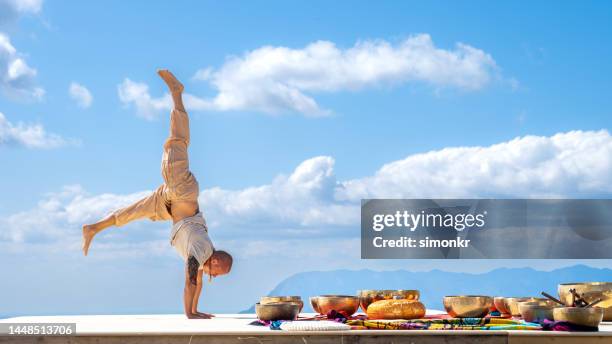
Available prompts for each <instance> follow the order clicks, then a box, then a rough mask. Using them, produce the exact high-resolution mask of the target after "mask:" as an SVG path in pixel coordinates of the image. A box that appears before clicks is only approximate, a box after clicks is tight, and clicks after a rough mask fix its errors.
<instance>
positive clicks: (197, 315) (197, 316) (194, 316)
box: [187, 312, 214, 319]
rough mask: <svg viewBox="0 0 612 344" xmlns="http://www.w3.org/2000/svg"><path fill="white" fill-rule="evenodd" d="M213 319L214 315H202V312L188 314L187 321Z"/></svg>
mask: <svg viewBox="0 0 612 344" xmlns="http://www.w3.org/2000/svg"><path fill="white" fill-rule="evenodd" d="M213 317H214V315H212V314H208V313H200V312H195V313H190V314H187V319H212V318H213Z"/></svg>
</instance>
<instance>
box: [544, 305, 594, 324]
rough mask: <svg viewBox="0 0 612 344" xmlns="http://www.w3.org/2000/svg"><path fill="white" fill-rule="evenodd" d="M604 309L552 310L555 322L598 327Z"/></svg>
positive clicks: (576, 308) (561, 308)
mask: <svg viewBox="0 0 612 344" xmlns="http://www.w3.org/2000/svg"><path fill="white" fill-rule="evenodd" d="M603 314H604V309H603V308H597V307H589V308H582V307H558V308H555V309H553V317H554V319H555V321H567V322H569V323H571V324H575V325H582V326H590V327H598V326H599V324H600V323H601V321H602V320H603Z"/></svg>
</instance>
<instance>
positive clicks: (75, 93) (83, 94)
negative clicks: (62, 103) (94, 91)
mask: <svg viewBox="0 0 612 344" xmlns="http://www.w3.org/2000/svg"><path fill="white" fill-rule="evenodd" d="M68 93H69V94H70V97H71V98H72V99H74V100H75V101H76V103H77V105H78V106H79V107H82V108H84V109H86V108H88V107H90V106H91V103H92V102H93V96H92V95H91V92H89V90H88V89H87V87H85V86H83V85H81V84H79V83H77V82H74V81H73V82H71V83H70V87H68Z"/></svg>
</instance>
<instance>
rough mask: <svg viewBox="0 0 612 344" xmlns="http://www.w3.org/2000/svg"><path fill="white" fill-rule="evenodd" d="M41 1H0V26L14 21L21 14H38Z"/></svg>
mask: <svg viewBox="0 0 612 344" xmlns="http://www.w3.org/2000/svg"><path fill="white" fill-rule="evenodd" d="M42 4H43V1H42V0H0V25H3V24H5V23H10V22H13V21H15V20H16V19H17V18H18V17H19V16H20V15H23V14H38V13H39V12H40V11H41V9H42Z"/></svg>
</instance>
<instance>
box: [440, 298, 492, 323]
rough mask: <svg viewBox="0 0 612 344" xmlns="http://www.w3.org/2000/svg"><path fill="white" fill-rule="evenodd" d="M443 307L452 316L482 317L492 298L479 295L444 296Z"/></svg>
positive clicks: (486, 311)
mask: <svg viewBox="0 0 612 344" xmlns="http://www.w3.org/2000/svg"><path fill="white" fill-rule="evenodd" d="M443 303H444V309H446V312H447V313H448V314H449V315H450V316H452V317H454V318H482V317H484V316H485V315H487V314H489V310H490V309H491V306H493V298H492V297H490V296H481V295H460V296H445V297H444V300H443Z"/></svg>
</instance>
